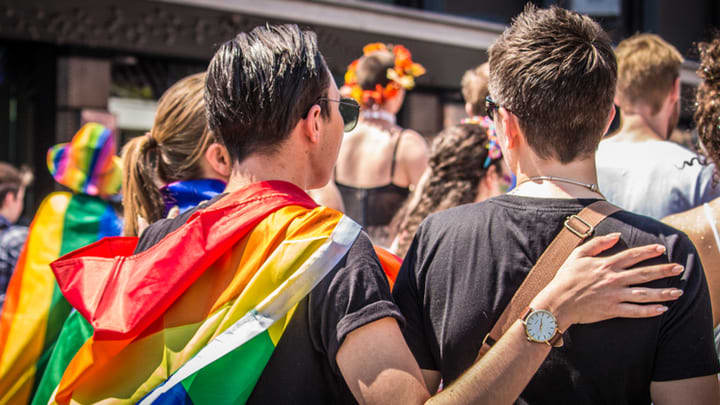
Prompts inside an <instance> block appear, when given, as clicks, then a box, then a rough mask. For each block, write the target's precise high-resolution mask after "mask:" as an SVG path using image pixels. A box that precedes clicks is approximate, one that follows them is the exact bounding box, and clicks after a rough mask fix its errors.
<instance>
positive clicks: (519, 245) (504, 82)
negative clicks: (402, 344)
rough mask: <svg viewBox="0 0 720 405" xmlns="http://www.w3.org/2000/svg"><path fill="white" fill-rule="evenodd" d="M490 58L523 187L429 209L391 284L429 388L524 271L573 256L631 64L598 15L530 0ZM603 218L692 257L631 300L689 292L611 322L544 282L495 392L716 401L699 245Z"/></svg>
mask: <svg viewBox="0 0 720 405" xmlns="http://www.w3.org/2000/svg"><path fill="white" fill-rule="evenodd" d="M489 63H490V76H489V90H490V97H488V99H487V103H486V106H487V110H488V115H489V117H490V118H492V119H493V121H494V123H495V130H496V134H497V137H498V142H499V144H500V147H501V148H502V152H503V159H504V160H505V162H506V163H507V164H508V166H509V167H510V169H511V170H512V171H513V173H514V174H515V175H516V176H517V181H518V185H517V186H516V188H515V189H514V190H513V191H511V192H510V193H508V194H506V195H502V196H499V197H494V198H491V199H489V200H486V201H484V202H481V203H478V204H472V205H465V206H461V207H457V208H453V209H450V210H447V211H444V212H440V213H438V214H435V215H432V216H431V217H429V218H428V219H426V220H425V222H424V223H423V224H422V225H421V226H420V228H419V229H418V231H417V233H416V235H415V240H414V242H413V245H412V246H411V247H410V249H409V251H408V253H407V255H406V256H405V260H404V262H403V267H402V269H401V270H400V274H399V275H398V279H397V282H396V284H395V287H394V289H393V296H394V298H395V302H396V303H397V305H398V306H399V307H400V309H401V311H402V313H403V315H404V316H405V320H406V324H405V328H404V329H403V334H404V336H405V339H406V341H407V343H408V345H409V347H410V349H411V351H412V352H413V354H414V355H415V358H416V359H417V360H418V363H419V365H420V368H421V369H423V374H424V376H425V377H426V382H427V384H428V387H429V388H430V389H431V390H432V389H434V388H435V387H437V386H438V384H439V382H440V381H441V379H442V381H443V383H444V384H445V385H447V384H450V387H453V384H457V383H458V382H459V381H461V380H462V379H463V378H466V377H467V373H466V371H465V370H466V369H467V368H468V367H470V365H471V364H473V362H474V361H475V358H476V356H477V355H478V352H479V351H480V349H481V348H482V347H483V346H484V344H485V341H484V338H486V337H487V336H488V335H489V333H490V332H491V330H492V329H493V327H494V325H495V324H496V323H498V322H500V323H501V324H506V323H505V322H504V321H503V318H502V317H501V314H503V313H504V310H505V308H506V307H507V306H508V305H509V303H511V302H517V301H515V300H513V301H511V299H513V297H515V298H517V297H518V295H515V294H516V292H517V291H518V290H522V291H525V290H523V288H522V287H521V283H523V282H524V281H525V280H527V277H531V276H529V275H528V274H534V273H531V269H532V268H533V265H534V264H535V263H536V262H537V261H538V260H539V258H540V257H541V256H543V257H545V258H547V257H552V255H557V254H559V253H558V249H559V247H558V244H557V243H555V242H553V240H554V239H555V237H556V235H558V233H559V232H561V231H562V230H563V229H564V228H566V227H567V228H568V230H569V231H570V232H573V233H575V234H576V235H578V236H581V235H582V234H581V233H579V232H578V230H577V229H578V228H577V226H578V225H575V227H576V228H574V229H573V223H575V224H579V223H580V222H585V221H580V220H577V221H573V222H572V223H571V222H570V221H571V219H570V218H577V217H573V216H575V215H577V214H578V213H579V212H581V211H582V210H583V209H584V208H585V207H588V206H589V205H591V204H595V203H597V202H599V201H600V200H603V199H604V197H603V195H602V194H600V193H599V191H598V187H597V174H596V170H595V151H596V149H597V146H598V143H599V142H600V139H601V137H602V135H603V134H604V133H605V132H606V131H607V128H608V126H609V125H610V122H611V121H612V119H613V116H614V111H615V110H614V108H613V95H614V90H615V83H616V80H617V73H616V71H617V64H616V60H615V54H614V53H613V49H612V47H611V44H610V40H609V38H608V36H607V34H606V33H605V32H604V31H603V30H602V28H601V27H600V26H599V25H598V24H597V23H596V22H594V21H592V20H591V19H590V18H589V17H587V16H582V15H579V14H577V13H573V12H570V11H568V10H565V9H561V8H557V7H551V8H550V9H546V10H538V9H536V8H535V7H534V6H532V5H530V6H527V7H526V9H525V11H523V12H522V13H521V14H520V15H518V16H517V17H516V18H515V19H514V21H513V24H512V26H510V27H509V28H508V29H506V30H505V32H503V34H501V36H500V37H499V38H498V40H497V41H496V42H495V43H494V44H493V45H492V46H491V47H490V49H489ZM600 204H602V203H600ZM596 206H597V205H596ZM585 223H586V224H587V222H585ZM586 226H589V225H586ZM579 229H581V230H582V229H587V228H584V227H582V225H580V227H579ZM593 229H594V234H595V235H610V234H612V233H613V232H618V233H620V234H621V236H620V241H621V243H620V244H619V245H618V247H616V248H619V247H620V246H625V247H634V246H640V245H644V244H648V243H653V244H658V245H661V246H662V248H661V249H663V251H664V252H666V254H665V255H663V256H660V257H656V258H653V259H652V260H651V261H649V263H650V264H655V265H666V264H668V263H671V262H675V263H679V264H681V265H682V266H683V267H684V271H683V272H682V274H680V273H677V274H676V276H675V277H672V278H670V279H666V280H660V281H658V282H653V283H650V284H644V283H642V282H634V283H632V284H634V285H635V287H633V288H632V289H631V290H630V291H629V292H628V294H627V295H626V297H627V298H630V297H633V296H635V297H640V296H645V295H646V294H650V295H653V294H652V293H649V292H648V291H647V290H646V289H645V288H647V287H660V288H666V289H667V293H668V294H671V295H674V296H676V297H678V296H679V298H677V300H675V301H673V302H672V303H669V304H668V305H667V306H666V307H663V308H657V309H658V310H659V311H660V312H658V313H657V315H659V316H655V317H648V318H645V319H622V318H616V317H615V315H613V316H607V317H605V318H601V319H604V322H600V323H592V321H596V320H599V319H597V318H596V319H593V320H590V319H587V318H584V317H581V318H578V319H575V320H570V321H568V317H567V314H566V313H565V310H564V309H562V308H558V307H556V306H555V304H553V303H551V302H547V301H546V299H547V298H548V297H553V296H555V297H557V296H556V295H555V294H552V293H551V294H549V295H548V288H546V289H545V291H543V292H540V293H539V294H538V295H537V296H535V298H534V299H533V300H532V301H530V305H529V306H527V307H525V309H524V311H522V312H520V311H518V312H520V313H522V315H520V314H519V315H517V316H516V317H515V318H514V319H510V320H509V322H514V323H513V324H512V326H511V327H510V328H509V329H508V330H507V332H506V333H505V334H504V335H503V338H504V339H505V340H506V341H505V342H504V343H503V345H502V346H500V347H498V346H497V344H495V345H493V347H492V349H490V350H489V352H487V354H486V355H485V357H483V359H482V361H483V362H484V361H487V362H488V363H490V362H492V363H493V367H492V368H491V369H490V370H488V371H489V372H488V373H487V374H486V375H485V378H487V379H493V378H496V377H499V376H500V377H499V379H500V380H501V381H503V382H504V386H503V387H504V388H500V389H497V391H496V393H495V395H494V396H493V397H491V398H492V400H491V401H488V402H487V403H493V404H494V403H509V402H512V401H514V400H515V396H517V395H518V394H519V400H518V402H519V403H523V404H541V403H552V404H571V403H572V404H593V403H596V404H650V403H651V402H653V403H655V404H656V405H660V404H690V403H692V404H708V405H710V404H717V403H718V402H719V401H720V392H719V390H718V379H717V375H716V373H717V372H718V370H720V365H719V364H718V361H717V358H716V356H715V354H714V347H713V336H712V318H711V313H710V301H709V294H708V286H707V282H706V280H705V277H704V273H703V269H702V265H701V263H700V261H699V259H698V255H697V252H696V250H695V248H694V246H693V245H692V243H691V242H690V241H689V240H688V238H687V236H685V235H684V234H682V233H681V232H680V231H677V230H675V229H673V228H670V227H669V226H666V225H664V224H662V223H660V222H659V221H656V220H653V219H651V218H648V217H643V216H639V215H636V214H633V213H630V212H627V211H617V212H614V213H612V214H611V215H609V216H607V217H606V218H605V219H604V220H602V221H601V222H599V223H598V224H597V226H595V227H592V226H590V230H591V231H592V230H593ZM570 236H572V235H570ZM581 237H582V236H581ZM551 242H552V245H551ZM614 251H616V250H614ZM534 271H535V270H533V272H534ZM632 271H635V270H628V271H625V272H622V273H618V274H627V273H630V272H632ZM558 274H559V273H558ZM556 277H557V276H556ZM538 278H539V277H538ZM538 278H535V279H534V281H535V282H538ZM608 282H610V283H612V280H608ZM531 283H532V282H531ZM641 284H644V285H641ZM551 285H552V283H551ZM576 286H577V287H580V288H582V287H583V286H584V285H583V284H577V285H576ZM550 290H551V291H552V290H553V289H552V288H550ZM680 290H682V291H680ZM583 294H584V293H583ZM520 295H522V294H520ZM649 301H651V302H652V301H654V299H649ZM600 305H604V304H600ZM516 306H517V304H516ZM523 306H524V305H523ZM626 316H628V317H633V316H632V315H626ZM488 340H489V344H492V339H488ZM563 340H564V345H563V344H562V341H563ZM523 341H524V342H523ZM521 342H522V343H521ZM512 343H515V345H514V347H512V348H511V346H510V345H511V344H512ZM538 362H542V364H541V365H540V368H539V370H538V371H537V373H536V374H535V375H534V376H532V378H530V377H531V376H529V375H526V376H525V378H523V379H522V380H521V381H517V383H510V382H508V381H507V380H512V379H514V378H516V377H515V376H517V374H518V373H522V372H523V370H527V368H528V367H531V368H532V370H533V371H535V370H536V367H537V365H538ZM510 376H513V377H510ZM513 384H514V385H513Z"/></svg>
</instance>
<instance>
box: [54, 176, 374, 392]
mask: <svg viewBox="0 0 720 405" xmlns="http://www.w3.org/2000/svg"><path fill="white" fill-rule="evenodd" d="M359 232H360V226H359V225H357V224H356V223H355V222H353V221H352V220H350V219H349V218H347V217H345V216H343V215H342V214H341V213H339V212H337V211H334V210H332V209H329V208H324V207H318V206H316V204H315V203H314V202H313V201H312V199H310V197H308V196H307V195H306V194H305V193H304V192H303V191H302V190H300V189H298V188H297V187H295V186H294V185H292V184H289V183H285V182H263V183H256V184H253V185H251V186H249V187H246V188H244V189H242V190H239V191H236V192H234V193H232V194H230V195H228V196H225V197H224V198H223V199H222V200H220V201H219V202H217V203H216V204H214V205H212V206H211V207H209V208H207V209H205V210H200V211H198V212H196V213H195V214H194V215H193V216H191V218H190V219H189V220H188V222H187V223H186V224H185V225H184V226H183V227H181V228H179V229H177V230H176V231H174V232H172V233H170V234H169V235H167V236H166V237H165V238H164V239H163V240H162V241H161V242H159V243H158V244H157V245H155V246H153V247H152V248H150V249H148V250H146V251H144V252H142V253H139V254H137V255H129V253H131V252H132V251H133V249H134V248H135V246H136V243H137V240H136V239H135V238H114V239H105V240H104V241H101V242H98V243H96V244H93V245H90V246H88V247H86V248H83V249H81V250H79V251H77V252H74V253H72V254H70V255H67V256H65V257H63V258H62V259H61V260H59V261H58V262H56V263H54V264H53V270H54V271H55V274H56V276H57V279H58V283H59V284H60V286H61V288H62V291H63V294H64V295H65V296H66V297H67V299H68V300H69V301H70V303H71V304H72V305H73V306H74V307H75V308H76V309H77V310H78V312H79V313H80V314H81V315H82V316H83V317H84V318H85V319H87V320H88V321H89V322H90V324H91V325H92V329H93V333H92V336H90V337H89V338H88V339H87V340H86V341H85V342H84V343H83V344H82V346H81V347H80V349H79V350H78V351H77V353H76V354H75V355H74V356H73V358H72V360H71V361H70V363H69V365H68V366H67V368H66V369H65V371H64V373H63V375H62V378H61V380H60V381H59V383H58V384H57V387H55V389H54V390H53V391H54V392H53V394H52V395H51V398H50V402H51V403H58V404H68V403H95V402H98V401H100V400H104V401H107V402H117V403H135V402H137V401H140V400H142V399H143V398H145V399H144V402H146V403H163V402H164V401H166V400H172V401H179V400H180V401H184V403H196V404H197V403H212V404H216V403H217V404H222V403H243V402H245V401H246V400H247V398H248V397H249V396H250V394H251V393H252V390H253V388H254V386H255V384H256V382H257V379H258V378H259V377H260V375H261V373H262V371H263V370H264V367H265V365H266V363H267V361H268V360H269V358H270V356H271V354H272V352H273V350H274V348H275V345H276V344H277V342H278V341H279V339H280V337H281V336H282V334H283V332H284V330H285V327H286V326H287V324H288V322H289V320H290V318H291V317H292V314H293V311H294V308H295V306H296V304H297V303H298V302H299V301H300V300H302V299H303V298H304V297H305V296H306V295H307V294H308V293H309V292H310V291H311V290H312V288H313V287H314V286H315V285H316V284H317V282H319V281H320V280H321V279H322V278H323V277H324V276H325V275H326V274H327V272H329V271H330V270H331V269H332V268H333V267H334V266H335V265H336V264H337V263H338V262H339V260H340V259H342V257H343V256H344V255H345V254H346V253H347V251H348V250H349V248H350V246H351V245H352V243H353V242H354V241H355V239H356V238H357V235H358V234H359ZM58 345H60V343H59V344H58ZM60 350H62V348H61V347H60V346H58V348H57V349H56V351H60ZM179 403H183V402H179Z"/></svg>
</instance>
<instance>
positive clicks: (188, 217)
mask: <svg viewBox="0 0 720 405" xmlns="http://www.w3.org/2000/svg"><path fill="white" fill-rule="evenodd" d="M206 106H207V111H208V122H209V125H210V127H211V128H212V129H213V131H215V133H216V135H217V136H218V138H219V139H220V140H221V141H222V142H223V143H224V145H225V146H226V147H227V153H228V156H225V158H226V159H224V160H223V161H225V162H228V165H227V167H225V168H224V169H223V170H226V171H227V174H228V175H229V176H230V180H229V183H228V187H227V189H226V192H225V194H223V195H220V196H218V197H216V198H214V199H213V200H210V201H209V202H208V203H205V204H203V205H202V206H200V207H199V208H197V209H194V210H190V211H188V212H186V213H184V214H183V215H181V216H178V217H176V218H173V219H168V220H162V221H160V222H158V223H155V224H153V225H150V227H149V228H147V230H146V231H145V232H144V233H143V235H142V237H141V239H140V241H139V243H138V244H137V246H136V247H134V249H135V252H136V253H137V254H135V255H127V256H118V253H117V252H119V251H121V250H122V249H125V248H126V247H123V246H125V245H127V244H128V239H127V238H125V239H121V240H119V242H118V243H119V245H118V246H115V247H117V249H114V248H113V249H107V250H105V249H104V247H103V246H102V243H101V244H97V245H94V246H91V247H88V248H86V249H85V250H84V251H85V252H90V251H95V249H98V250H102V251H103V252H104V253H103V254H108V255H110V256H111V257H109V258H103V259H102V260H99V261H98V260H94V258H92V257H90V258H87V260H88V261H87V262H85V261H84V258H83V257H82V256H83V253H84V252H83V251H78V252H77V253H76V254H77V255H79V257H77V258H76V257H74V255H75V254H71V255H70V256H67V257H69V259H68V260H62V261H59V262H56V263H55V264H54V265H53V269H54V270H55V274H56V277H57V280H58V283H59V285H60V287H61V289H62V291H63V293H64V294H65V296H66V297H68V300H69V301H70V302H71V303H72V304H73V306H75V307H76V308H77V309H78V311H80V312H81V313H82V315H83V316H84V317H86V319H92V320H93V326H94V327H95V334H94V336H93V338H92V339H93V340H91V341H90V342H91V343H92V344H86V345H85V346H83V347H82V348H81V349H80V350H81V353H78V354H76V355H75V358H74V359H73V361H72V362H71V364H70V367H69V368H68V369H67V370H66V371H65V373H64V374H63V381H61V382H60V384H59V386H58V388H57V390H55V399H56V400H58V402H69V401H70V400H71V399H72V398H75V397H77V398H81V399H82V400H83V401H85V402H94V401H98V402H99V401H101V400H102V399H105V398H123V399H127V400H128V401H133V402H136V401H140V400H142V403H153V402H154V401H158V402H162V400H163V399H167V400H170V399H173V400H178V399H179V398H186V400H188V399H187V398H190V399H191V400H192V401H193V402H194V403H215V402H217V399H218V398H221V399H224V400H225V401H227V402H233V403H235V402H245V400H247V402H248V403H263V404H265V403H354V402H360V403H369V404H373V403H400V404H417V403H422V402H424V401H426V400H427V399H428V397H429V392H428V390H427V388H426V386H425V382H424V379H423V376H422V374H421V371H420V368H419V367H418V365H417V363H416V361H415V359H414V358H413V356H412V353H411V352H410V350H409V349H408V347H407V345H406V343H405V341H404V340H403V337H402V333H401V329H400V326H401V325H402V324H403V322H404V318H403V316H402V315H401V314H400V312H399V310H398V308H397V306H396V305H395V304H394V303H393V300H392V296H391V294H390V288H389V285H388V280H387V278H386V276H385V274H384V273H383V269H382V267H381V264H380V262H379V260H378V257H377V256H376V255H375V253H374V251H373V246H372V245H371V243H370V240H369V239H368V237H367V235H366V234H365V233H364V232H362V231H361V230H360V227H359V226H358V225H357V224H355V223H354V222H353V221H351V220H349V219H348V218H347V217H344V216H342V214H340V213H338V212H336V211H334V210H330V209H328V208H325V207H317V206H316V205H315V204H314V203H313V202H312V200H310V199H309V198H308V197H307V195H305V193H304V192H303V191H302V190H304V189H311V188H315V187H320V186H322V185H324V184H325V183H326V182H327V181H328V179H329V178H330V175H331V173H332V168H333V165H334V163H335V160H336V159H337V156H338V149H339V146H340V142H341V139H342V133H343V129H344V130H347V131H349V130H352V128H353V126H354V124H355V121H356V120H357V117H358V110H357V104H355V103H353V102H352V101H349V100H347V99H342V98H340V94H339V91H338V89H337V86H336V85H335V83H334V82H333V80H332V77H331V75H330V72H329V71H328V69H327V66H326V64H325V61H324V59H323V57H322V54H321V53H320V51H319V49H318V46H317V43H316V37H315V34H314V33H312V32H308V31H301V30H300V29H299V28H298V27H297V26H292V25H285V26H265V27H258V28H255V29H254V30H252V31H251V32H248V33H241V34H239V35H238V36H237V37H235V38H234V39H232V40H230V41H228V42H226V43H225V44H223V45H222V46H220V48H219V49H218V51H217V53H216V54H215V56H214V57H213V59H212V61H211V62H210V66H209V68H208V73H207V87H206ZM617 240H618V239H617V235H614V236H613V235H611V236H609V237H600V238H595V239H593V240H591V241H589V242H588V243H587V244H585V245H583V246H582V247H581V248H578V249H576V251H575V253H574V255H573V256H572V257H571V258H570V260H568V261H567V262H566V263H565V265H563V266H562V267H561V269H560V270H559V272H558V275H557V276H556V277H555V279H554V280H553V282H551V283H550V285H548V287H547V288H546V289H545V290H544V295H543V297H544V298H542V300H543V301H542V302H546V303H549V305H552V306H553V307H554V308H560V309H562V310H563V311H564V313H565V314H566V315H567V317H566V318H564V319H563V320H564V321H565V322H568V323H575V322H580V321H585V322H595V321H599V320H602V319H607V317H613V316H630V317H652V316H657V315H659V314H660V310H661V309H662V308H663V306H662V305H660V304H657V302H661V301H668V300H673V299H675V298H676V296H674V295H673V294H672V292H673V291H674V292H675V293H677V290H675V289H667V288H661V289H651V290H647V291H646V293H647V295H646V296H643V297H640V296H637V297H635V296H628V294H629V291H630V288H629V287H630V285H631V284H635V283H637V282H638V280H653V279H658V278H661V277H667V276H669V275H672V274H677V272H676V271H674V270H672V269H673V268H674V267H675V266H674V265H667V264H666V265H662V266H651V267H645V268H643V269H640V270H632V271H627V272H624V273H623V274H616V271H618V270H620V269H624V268H626V267H628V266H629V265H632V264H634V263H637V262H639V261H642V260H644V259H646V258H650V257H655V256H657V255H658V254H660V253H659V251H658V250H657V246H655V245H650V246H647V247H643V248H638V249H629V250H626V251H624V252H622V253H619V254H616V255H613V256H612V257H609V258H594V257H592V256H595V255H597V254H598V253H600V252H602V251H604V250H607V249H608V248H609V247H611V246H612V245H614V244H615V243H616V242H617ZM78 266H79V267H78ZM86 270H87V271H89V272H91V273H88V274H86V273H85V271H86ZM105 272H110V273H111V274H115V275H117V277H113V278H117V279H118V280H121V282H120V281H118V282H115V281H114V280H110V279H107V280H106V279H105V278H104V277H101V276H100V275H102V274H107V273H105ZM608 277H612V278H613V280H614V282H613V283H608V282H607V279H608ZM638 278H639V279H638ZM97 280H100V281H101V286H100V288H99V289H101V290H102V291H103V293H102V294H98V290H99V289H96V288H93V286H92V283H93V282H94V281H97ZM105 283H107V284H108V285H106V284H105ZM268 292H270V293H269V294H268ZM128 297H132V299H128ZM98 300H99V302H98ZM628 301H631V302H633V303H636V304H637V305H635V304H628V303H627V302H628ZM601 303H602V305H600V304H601ZM645 303H651V304H648V305H645ZM103 310H106V311H107V314H106V313H105V312H103ZM518 336H519V335H517V334H513V333H511V334H510V336H509V338H510V339H506V338H503V339H500V341H499V342H498V347H497V348H496V349H493V352H495V353H499V354H502V355H503V356H502V361H499V362H498V361H492V362H490V363H488V362H483V361H481V362H479V363H478V364H477V365H476V366H473V367H472V368H471V369H470V370H469V372H468V374H467V378H464V379H461V380H462V381H461V382H464V383H465V384H456V385H446V388H445V390H444V391H443V392H441V393H440V394H438V396H437V397H434V398H432V400H434V401H438V402H445V403H447V402H451V403H467V402H468V401H486V402H487V398H489V395H491V394H492V393H494V392H495V391H496V390H497V389H499V388H498V387H500V388H502V389H504V388H507V392H508V393H509V394H508V395H510V396H512V395H515V396H517V393H519V390H518V388H517V387H518V386H521V385H522V384H523V379H525V378H529V376H530V375H532V373H533V372H534V369H535V368H536V367H537V366H538V365H539V364H540V362H541V361H542V358H543V357H544V356H545V355H547V352H543V349H542V348H538V347H537V346H527V345H526V344H525V342H524V341H523V340H522V339H520V340H518ZM247 339H250V340H247ZM238 345H239V346H238ZM538 349H540V350H538ZM141 354H144V355H141ZM218 354H222V356H219V355H218ZM218 356H219V357H218ZM488 358H490V359H492V356H490V355H488ZM510 359H514V360H516V361H517V362H522V364H523V366H522V367H521V368H513V367H512V366H513V365H514V364H517V363H513V364H510V365H508V364H507V363H503V361H504V362H507V361H508V360H510ZM483 360H485V359H483ZM511 369H512V371H513V372H512V373H511V375H512V376H511V377H508V378H502V375H503V371H504V370H511ZM488 370H496V371H497V372H498V374H494V375H491V373H489V372H488ZM508 375H510V374H508ZM113 376H117V378H118V380H119V381H122V382H123V383H122V384H107V381H111V380H112V378H113ZM163 380H165V382H164V383H162V381H163ZM433 392H434V391H433ZM513 399H514V398H513Z"/></svg>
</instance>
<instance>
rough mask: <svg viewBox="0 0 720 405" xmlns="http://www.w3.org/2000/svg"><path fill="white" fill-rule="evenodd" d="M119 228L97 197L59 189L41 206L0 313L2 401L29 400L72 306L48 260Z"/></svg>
mask: <svg viewBox="0 0 720 405" xmlns="http://www.w3.org/2000/svg"><path fill="white" fill-rule="evenodd" d="M120 231H121V223H120V220H119V218H118V217H117V215H116V214H115V211H114V210H113V208H112V207H111V206H110V205H109V204H108V203H107V202H105V201H103V200H101V199H99V198H96V197H92V196H89V195H86V194H72V193H69V192H56V193H52V194H50V195H49V196H48V197H46V198H45V200H43V202H42V203H41V204H40V208H39V209H38V212H37V214H36V215H35V218H34V219H33V222H32V224H31V226H30V231H29V233H28V238H27V240H26V242H25V246H24V247H23V251H22V253H21V255H20V257H19V259H18V262H17V265H16V266H15V272H14V273H13V276H12V278H11V279H10V284H9V285H8V290H7V299H6V301H5V305H4V306H3V310H2V314H1V315H0V403H2V404H6V403H8V404H24V403H27V402H28V401H29V399H30V398H31V395H32V393H33V391H34V390H35V387H36V386H37V383H38V380H39V377H40V376H41V375H42V373H43V369H44V368H45V365H46V363H47V361H48V358H49V355H50V353H51V352H52V350H53V347H54V343H55V340H56V338H57V336H58V333H59V332H60V328H61V326H62V325H63V322H64V321H65V318H67V316H68V313H69V312H70V310H71V307H70V305H69V304H68V302H67V301H66V300H65V299H64V298H63V296H62V294H61V293H60V289H59V287H58V285H57V283H56V281H55V276H54V275H53V273H52V271H51V269H50V263H51V262H52V261H54V260H56V259H57V258H58V257H60V256H61V255H63V254H66V253H68V252H71V251H73V250H76V249H78V248H80V247H82V246H85V245H87V244H89V243H92V242H95V241H97V240H98V239H100V238H102V237H105V236H115V235H119V234H120Z"/></svg>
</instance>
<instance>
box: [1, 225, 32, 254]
mask: <svg viewBox="0 0 720 405" xmlns="http://www.w3.org/2000/svg"><path fill="white" fill-rule="evenodd" d="M27 235H28V228H27V227H26V226H21V225H13V226H11V227H9V228H8V229H7V230H6V231H5V232H2V233H0V249H7V250H10V249H18V248H20V247H22V245H23V244H24V243H25V239H26V238H27Z"/></svg>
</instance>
